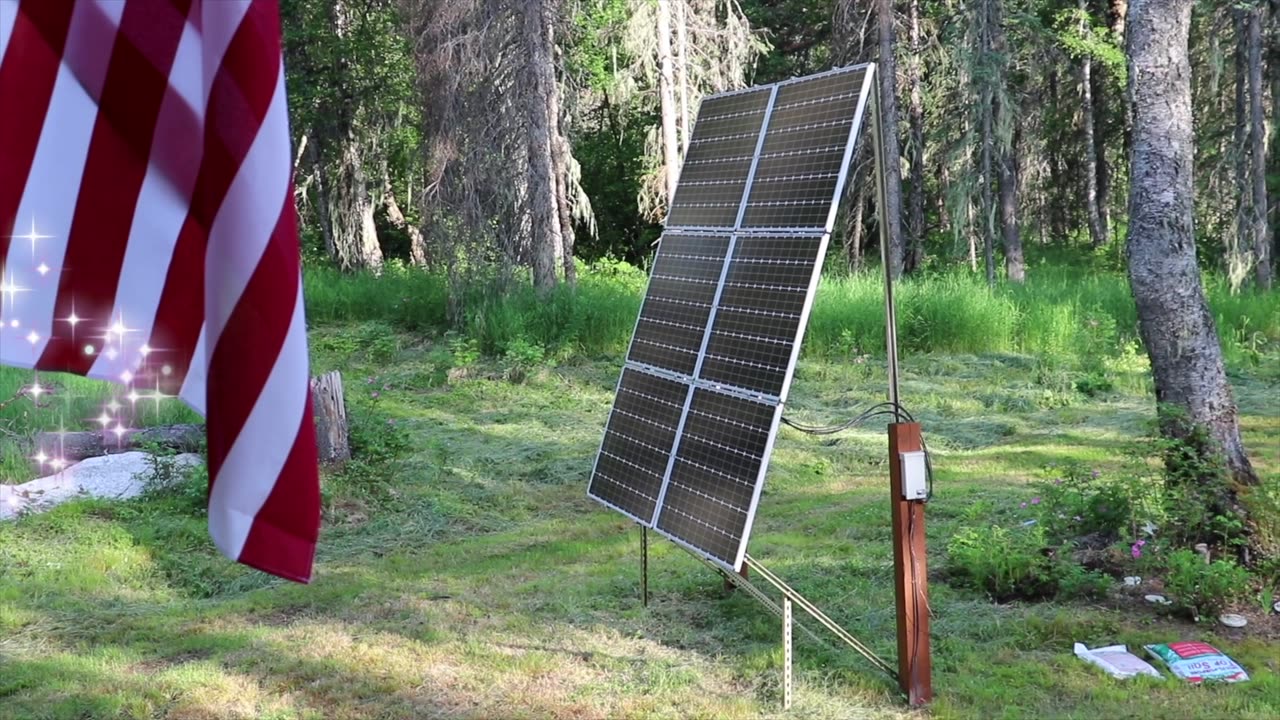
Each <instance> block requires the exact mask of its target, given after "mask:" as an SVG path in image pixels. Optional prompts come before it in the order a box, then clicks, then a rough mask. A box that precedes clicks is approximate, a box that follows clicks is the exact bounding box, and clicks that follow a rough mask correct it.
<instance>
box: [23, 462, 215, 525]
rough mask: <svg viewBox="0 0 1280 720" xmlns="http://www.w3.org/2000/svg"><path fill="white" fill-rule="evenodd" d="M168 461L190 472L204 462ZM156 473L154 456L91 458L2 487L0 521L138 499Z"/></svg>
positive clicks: (176, 467)
mask: <svg viewBox="0 0 1280 720" xmlns="http://www.w3.org/2000/svg"><path fill="white" fill-rule="evenodd" d="M165 461H166V462H169V463H173V465H174V467H175V469H188V468H192V467H195V466H198V465H200V464H201V463H202V462H203V460H202V459H201V458H200V456H199V455H196V454H194V453H187V454H184V455H176V456H173V457H171V458H165ZM155 470H156V466H155V462H154V458H153V456H152V455H151V454H150V453H144V452H125V453H119V454H116V455H102V456H100V457H93V458H89V459H87V460H83V461H81V462H78V463H76V464H75V465H72V466H71V467H68V468H67V469H65V470H62V471H61V472H58V473H55V474H53V475H49V476H48V477H42V478H38V479H36V480H32V481H31V482H27V483H23V484H21V485H0V520H8V519H10V518H13V517H17V516H18V515H20V514H22V513H24V512H40V511H43V510H48V509H49V508H51V507H54V506H55V505H59V504H61V503H64V502H66V501H68V500H71V499H74V498H76V497H94V498H105V499H120V500H123V499H127V498H131V497H136V496H137V495H139V494H140V493H141V492H142V491H143V489H144V488H145V487H146V485H147V483H149V482H151V481H152V480H153V479H155V475H156V472H155Z"/></svg>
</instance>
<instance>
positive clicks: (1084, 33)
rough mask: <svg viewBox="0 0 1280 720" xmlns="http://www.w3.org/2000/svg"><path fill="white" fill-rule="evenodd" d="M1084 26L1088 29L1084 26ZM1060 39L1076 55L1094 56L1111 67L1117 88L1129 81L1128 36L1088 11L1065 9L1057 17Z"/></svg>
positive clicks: (1111, 74)
mask: <svg viewBox="0 0 1280 720" xmlns="http://www.w3.org/2000/svg"><path fill="white" fill-rule="evenodd" d="M1081 25H1084V26H1085V27H1084V28H1081ZM1054 29H1055V30H1056V32H1057V37H1058V42H1060V43H1061V44H1062V47H1064V48H1066V50H1067V52H1069V53H1071V56H1072V57H1077V58H1078V57H1085V56H1087V57H1090V58H1092V59H1094V60H1096V61H1098V62H1099V63H1101V64H1102V66H1103V67H1105V68H1106V69H1107V75H1108V77H1110V78H1112V82H1113V84H1114V85H1115V87H1116V89H1117V90H1120V91H1123V90H1124V87H1125V84H1126V83H1127V82H1128V66H1127V63H1126V60H1125V55H1124V38H1122V37H1120V36H1118V35H1117V34H1116V33H1115V31H1113V30H1112V29H1111V28H1108V27H1107V26H1106V24H1105V23H1098V22H1097V21H1095V20H1094V18H1093V17H1092V16H1091V15H1090V14H1089V13H1088V12H1087V11H1082V10H1080V9H1077V8H1071V9H1067V10H1062V11H1060V12H1058V13H1057V15H1056V16H1055V17H1054Z"/></svg>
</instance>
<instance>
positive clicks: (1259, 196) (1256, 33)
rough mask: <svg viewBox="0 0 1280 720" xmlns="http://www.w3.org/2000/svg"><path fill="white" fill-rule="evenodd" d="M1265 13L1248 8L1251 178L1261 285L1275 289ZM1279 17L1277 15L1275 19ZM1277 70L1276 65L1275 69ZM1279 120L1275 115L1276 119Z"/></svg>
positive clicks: (1273, 70) (1260, 8)
mask: <svg viewBox="0 0 1280 720" xmlns="http://www.w3.org/2000/svg"><path fill="white" fill-rule="evenodd" d="M1262 13H1263V9H1262V7H1261V6H1260V5H1255V6H1253V7H1252V8H1250V9H1249V11H1248V17H1247V21H1246V22H1247V32H1246V35H1247V37H1248V40H1247V45H1248V49H1249V58H1248V63H1249V150H1250V153H1249V154H1250V156H1251V162H1250V166H1251V172H1250V180H1251V184H1252V191H1253V215H1252V217H1251V218H1250V221H1251V226H1252V230H1253V232H1252V235H1253V258H1254V262H1255V263H1256V264H1255V265H1254V268H1255V271H1256V272H1257V280H1258V287H1260V288H1262V289H1263V290H1270V289H1271V278H1272V269H1271V237H1270V227H1268V224H1267V219H1268V218H1267V140H1266V136H1267V128H1266V120H1265V118H1264V115H1263V111H1262V99H1263V96H1264V95H1265V94H1266V88H1264V87H1263V85H1262ZM1275 20H1278V19H1277V18H1273V21H1275ZM1276 71H1277V70H1276V69H1275V68H1273V69H1272V72H1273V73H1275V72H1276ZM1274 121H1275V120H1274V119H1273V122H1274Z"/></svg>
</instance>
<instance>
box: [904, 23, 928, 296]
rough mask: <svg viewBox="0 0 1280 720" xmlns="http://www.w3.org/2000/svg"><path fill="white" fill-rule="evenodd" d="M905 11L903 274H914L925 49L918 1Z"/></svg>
mask: <svg viewBox="0 0 1280 720" xmlns="http://www.w3.org/2000/svg"><path fill="white" fill-rule="evenodd" d="M907 7H908V10H907V12H908V22H909V23H910V49H909V50H908V55H907V58H908V59H907V88H908V95H909V98H910V100H909V106H908V109H907V125H908V128H909V129H908V141H907V162H908V163H909V164H910V165H911V188H910V195H908V197H907V251H906V254H905V256H904V257H903V263H902V264H903V272H907V273H911V272H915V270H916V269H917V268H919V267H920V264H921V263H922V262H924V232H925V227H924V194H925V187H924V163H925V158H924V151H925V145H924V94H923V93H922V92H921V90H920V62H921V60H920V56H921V55H922V54H923V52H924V46H923V43H922V42H921V37H920V0H911V2H910V4H909V5H908V6H907Z"/></svg>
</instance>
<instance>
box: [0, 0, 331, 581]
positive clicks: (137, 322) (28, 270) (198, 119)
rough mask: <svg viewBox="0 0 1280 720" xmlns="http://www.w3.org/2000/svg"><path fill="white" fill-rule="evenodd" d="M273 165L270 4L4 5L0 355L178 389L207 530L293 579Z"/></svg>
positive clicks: (290, 330)
mask: <svg viewBox="0 0 1280 720" xmlns="http://www.w3.org/2000/svg"><path fill="white" fill-rule="evenodd" d="M291 174H292V172H291V157H290V147H289V130H288V114H287V111H286V105H285V87H284V70H283V67H282V59H281V49H280V19H279V14H278V8H277V4H276V3H275V2H272V1H254V2H250V1H248V0H244V1H240V0H204V1H203V2H202V1H201V0H129V1H128V2H121V1H120V0H76V1H74V2H73V1H72V0H23V1H21V2H14V0H0V283H2V284H0V322H2V323H3V324H2V326H0V363H3V364H7V365H16V366H20V367H32V368H36V369H40V370H57V371H67V372H72V373H78V374H83V375H88V376H90V377H95V378H102V379H107V380H113V381H115V382H118V383H122V384H123V385H124V386H125V387H126V389H127V391H128V392H129V395H128V396H126V397H129V398H131V399H133V400H134V401H135V402H137V398H138V397H139V396H141V397H143V398H144V399H150V398H151V397H155V398H157V402H159V400H158V398H159V397H160V396H162V395H179V396H181V397H182V398H183V399H184V400H186V401H187V402H188V403H189V404H190V405H191V406H193V407H194V408H196V409H197V410H199V411H201V412H202V413H204V414H205V415H206V417H207V426H208V438H209V478H210V489H209V532H210V534H211V535H212V536H213V540H214V542H215V544H216V545H217V546H218V548H219V549H220V550H221V551H222V552H223V553H225V554H226V555H227V556H228V557H230V558H232V559H235V560H237V561H239V562H242V563H245V564H247V565H251V566H253V567H255V568H259V569H261V570H265V571H266V572H269V573H273V574H275V575H279V576H282V577H286V578H289V579H291V580H298V581H302V582H306V581H308V580H309V579H310V577H311V566H312V559H313V556H314V553H315V544H316V536H317V533H318V530H319V524H320V492H319V478H318V471H317V463H316V449H315V435H314V429H313V425H312V419H311V394H310V391H309V377H310V374H309V368H308V363H307V338H306V326H305V322H304V319H303V303H302V281H301V276H300V272H299V261H298V233H297V226H296V222H297V221H296V218H295V214H294V207H293V189H292V178H291ZM112 405H113V406H116V407H109V408H105V409H104V415H103V424H104V426H108V427H109V429H123V423H124V422H125V420H124V418H125V417H126V416H127V409H128V408H127V406H128V402H125V403H124V409H121V408H120V407H119V406H118V405H119V404H117V403H112ZM116 412H119V413H120V418H119V419H117V418H116V417H115V416H114V415H112V414H111V413H116Z"/></svg>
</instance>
